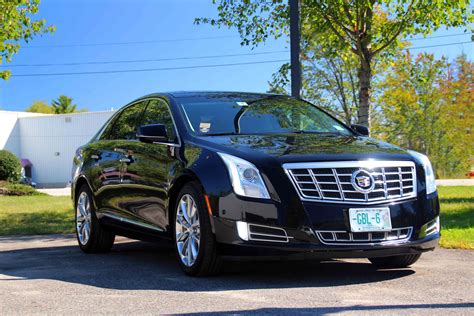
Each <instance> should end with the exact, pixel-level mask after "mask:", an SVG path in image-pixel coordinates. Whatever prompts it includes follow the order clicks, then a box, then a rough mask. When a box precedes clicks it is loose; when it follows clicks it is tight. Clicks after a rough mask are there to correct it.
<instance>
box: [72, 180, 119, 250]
mask: <svg viewBox="0 0 474 316" xmlns="http://www.w3.org/2000/svg"><path fill="white" fill-rule="evenodd" d="M76 237H77V241H78V243H79V247H80V248H81V250H82V251H84V252H88V253H92V252H104V251H109V250H110V248H112V246H113V244H114V240H115V235H114V234H113V233H111V232H109V231H106V230H104V228H103V227H101V226H100V224H99V220H98V219H97V215H96V212H95V207H94V203H92V193H91V191H90V189H89V187H88V186H87V185H83V186H82V187H81V188H80V189H79V192H78V194H77V199H76Z"/></svg>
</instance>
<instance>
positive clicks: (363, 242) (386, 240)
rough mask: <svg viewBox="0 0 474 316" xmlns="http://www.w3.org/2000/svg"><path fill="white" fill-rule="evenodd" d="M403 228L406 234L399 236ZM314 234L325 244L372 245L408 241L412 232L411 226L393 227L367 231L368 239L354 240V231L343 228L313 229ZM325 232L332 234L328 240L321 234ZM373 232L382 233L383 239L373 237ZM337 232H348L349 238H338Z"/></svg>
mask: <svg viewBox="0 0 474 316" xmlns="http://www.w3.org/2000/svg"><path fill="white" fill-rule="evenodd" d="M403 230H407V231H408V232H407V234H406V235H402V238H400V232H401V231H403ZM314 232H315V233H316V236H317V237H318V239H319V241H320V242H321V243H323V244H325V245H332V246H374V245H390V244H398V243H403V242H406V241H408V240H409V239H410V238H411V236H412V234H413V227H402V228H394V229H392V230H391V231H385V232H367V235H368V239H356V240H354V233H353V232H348V231H345V230H340V231H339V230H315V231H314ZM394 232H396V233H397V236H396V237H390V236H389V233H394ZM324 233H327V234H331V235H332V240H328V239H327V238H324V237H323V236H322V234H324ZM373 233H383V234H384V238H383V239H374V238H373V235H372V234H373ZM337 234H348V236H349V239H339V241H338V237H337Z"/></svg>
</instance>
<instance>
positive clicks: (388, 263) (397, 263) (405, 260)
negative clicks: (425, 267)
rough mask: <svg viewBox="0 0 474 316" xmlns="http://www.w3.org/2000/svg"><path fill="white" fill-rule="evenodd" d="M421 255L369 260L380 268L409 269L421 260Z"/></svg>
mask: <svg viewBox="0 0 474 316" xmlns="http://www.w3.org/2000/svg"><path fill="white" fill-rule="evenodd" d="M420 257H421V254H414V255H402V256H392V257H382V258H369V260H370V262H372V264H373V265H375V266H377V267H380V268H407V267H409V266H411V265H412V264H414V263H415V262H417V261H418V259H420Z"/></svg>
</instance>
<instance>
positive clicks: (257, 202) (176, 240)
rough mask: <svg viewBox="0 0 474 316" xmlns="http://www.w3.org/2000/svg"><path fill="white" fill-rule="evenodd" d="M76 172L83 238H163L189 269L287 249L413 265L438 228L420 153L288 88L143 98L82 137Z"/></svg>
mask: <svg viewBox="0 0 474 316" xmlns="http://www.w3.org/2000/svg"><path fill="white" fill-rule="evenodd" d="M72 177H73V179H72V197H73V202H74V206H75V221H76V234H77V240H78V243H79V247H80V248H81V249H82V250H83V251H85V252H88V253H90V252H103V251H107V250H110V249H111V247H112V246H113V243H114V238H115V236H116V235H122V236H127V237H130V238H134V239H144V240H157V239H160V240H166V241H169V242H172V243H173V245H174V248H175V250H176V257H177V261H178V262H179V265H180V266H181V268H182V270H183V271H184V272H185V273H186V274H188V275H209V274H214V273H217V272H218V271H219V269H220V267H221V266H222V263H223V261H225V260H226V259H227V260H229V259H234V260H235V259H242V258H247V259H248V258H250V259H258V258H264V259H270V258H272V259H273V258H282V257H292V256H295V257H298V258H317V259H318V258H319V259H322V258H353V257H357V258H368V259H369V260H370V261H371V262H372V263H373V264H374V265H376V266H379V267H384V268H392V267H407V266H409V265H412V264H413V263H415V262H416V261H417V260H418V259H419V258H420V256H421V254H422V253H423V252H425V251H429V250H433V249H434V248H435V246H436V244H437V242H438V239H439V236H440V235H439V202H438V194H437V191H436V185H435V180H434V174H433V170H432V167H431V164H430V161H429V160H428V158H427V157H426V156H424V155H422V154H420V153H417V152H414V151H410V150H405V149H402V148H399V147H396V146H393V145H390V144H387V143H384V142H381V141H378V140H375V139H373V138H370V137H368V130H367V128H365V127H363V126H359V125H352V126H347V125H346V124H344V123H342V122H340V121H339V120H337V119H336V118H334V117H333V116H331V115H330V114H328V113H326V112H325V111H324V110H322V109H320V108H318V107H317V106H315V105H313V104H310V103H308V102H305V101H302V100H299V99H295V98H291V97H288V96H283V95H273V94H255V93H240V92H238V93H237V92H178V93H158V94H151V95H148V96H145V97H142V98H139V99H137V100H135V101H133V102H131V103H130V104H127V105H126V106H124V107H123V108H121V109H120V110H119V111H117V113H115V114H114V115H113V116H112V118H111V119H110V120H109V121H108V122H107V123H106V124H105V125H104V126H103V127H102V129H101V130H100V131H99V132H98V133H97V135H96V136H95V137H94V138H93V139H92V140H91V141H90V142H89V143H87V144H86V145H84V146H82V147H81V148H79V149H78V150H77V152H76V155H75V157H74V165H73V175H72Z"/></svg>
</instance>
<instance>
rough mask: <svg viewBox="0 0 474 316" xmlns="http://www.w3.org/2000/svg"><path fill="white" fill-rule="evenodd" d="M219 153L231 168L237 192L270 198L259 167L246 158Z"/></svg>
mask: <svg viewBox="0 0 474 316" xmlns="http://www.w3.org/2000/svg"><path fill="white" fill-rule="evenodd" d="M218 154H219V156H220V157H221V158H222V160H223V161H224V163H225V165H226V166H227V170H229V175H230V182H231V183H232V187H233V188H234V192H235V194H237V195H241V196H247V197H254V198H261V199H269V198H270V194H268V191H267V187H266V186H265V183H263V180H262V177H261V176H260V172H259V171H258V169H257V167H255V166H254V165H253V164H251V163H250V162H248V161H246V160H243V159H240V158H237V157H234V156H231V155H227V154H223V153H218Z"/></svg>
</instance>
